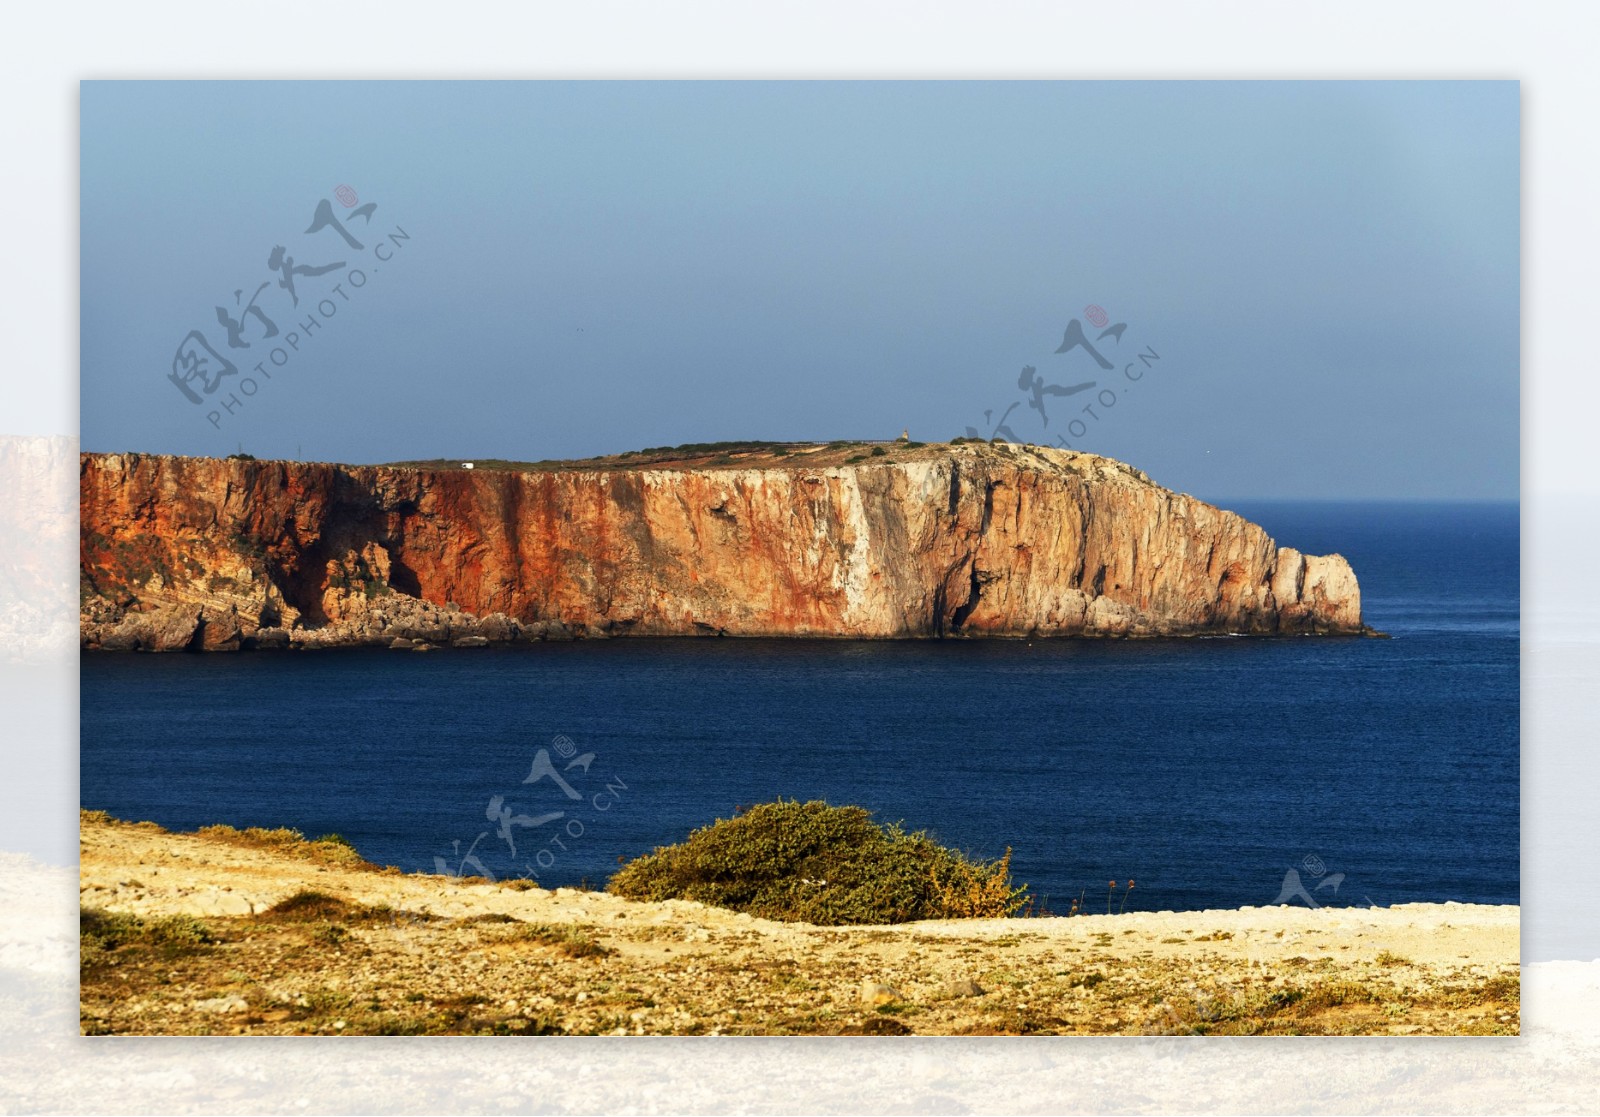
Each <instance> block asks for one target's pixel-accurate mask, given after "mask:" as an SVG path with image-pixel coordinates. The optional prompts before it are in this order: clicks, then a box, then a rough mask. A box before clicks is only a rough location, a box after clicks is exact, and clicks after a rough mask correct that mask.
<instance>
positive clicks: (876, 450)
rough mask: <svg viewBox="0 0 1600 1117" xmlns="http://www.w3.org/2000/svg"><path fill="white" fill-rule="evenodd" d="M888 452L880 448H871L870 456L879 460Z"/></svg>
mask: <svg viewBox="0 0 1600 1117" xmlns="http://www.w3.org/2000/svg"><path fill="white" fill-rule="evenodd" d="M888 452H889V451H887V450H885V449H884V448H883V447H882V446H874V447H873V448H872V456H873V457H875V458H881V457H883V456H884V455H885V454H887V453H888Z"/></svg>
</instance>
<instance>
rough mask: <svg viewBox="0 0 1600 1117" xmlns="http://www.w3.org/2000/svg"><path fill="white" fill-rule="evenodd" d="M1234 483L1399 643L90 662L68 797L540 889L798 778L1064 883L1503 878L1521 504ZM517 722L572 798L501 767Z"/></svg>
mask: <svg viewBox="0 0 1600 1117" xmlns="http://www.w3.org/2000/svg"><path fill="white" fill-rule="evenodd" d="M1233 507H1234V508H1235V510H1236V511H1239V512H1241V513H1242V514H1244V515H1246V516H1248V517H1249V518H1251V519H1253V520H1255V521H1256V522H1258V523H1260V524H1262V525H1263V526H1264V527H1266V528H1267V530H1268V531H1269V532H1270V533H1272V534H1273V536H1274V537H1275V538H1276V539H1277V540H1278V541H1279V543H1281V544H1283V545H1286V546H1294V547H1297V548H1299V549H1300V550H1303V551H1306V552H1309V553H1313V554H1323V553H1327V552H1330V551H1338V552H1340V553H1342V554H1344V555H1345V556H1346V557H1347V558H1349V559H1350V561H1351V563H1352V565H1353V566H1354V567H1355V570H1356V574H1357V576H1358V577H1359V579H1360V581H1361V586H1362V591H1363V605H1364V613H1365V616H1366V619H1367V621H1368V622H1369V623H1370V624H1373V625H1375V626H1376V627H1378V628H1380V629H1382V630H1384V631H1386V632H1389V633H1391V634H1392V635H1393V637H1394V638H1393V639H1390V640H1371V639H1359V638H1286V639H1245V638H1217V639H1200V640H1149V641H1082V640H1034V641H1032V642H1031V643H1029V642H1026V641H1011V640H1004V641H945V642H940V643H934V642H916V643H857V642H832V641H826V642H823V641H819V642H799V641H778V640H718V639H680V640H646V639H637V640H628V639H624V640H613V641H587V642H579V643H573V644H547V645H538V646H533V647H528V648H514V649H504V650H501V649H475V650H470V651H469V650H462V651H441V652H436V653H433V654H429V655H415V654H410V653H402V652H390V651H386V650H345V651H331V652H319V653H276V654H269V653H257V654H246V655H239V656H226V655H217V656H188V655H161V656H108V655H94V656H85V657H84V658H83V660H82V691H81V693H82V754H81V755H82V760H81V794H82V802H83V805H84V806H86V807H94V808H100V809H104V810H107V811H110V812H111V813H112V814H114V815H117V816H119V817H123V818H137V819H153V820H154V821H156V822H159V823H162V824H163V825H165V826H168V827H172V828H177V829H190V828H193V827H196V826H200V825H204V824H207V823H213V822H227V823H231V824H233V825H235V826H248V825H260V826H292V827H295V828H297V829H300V830H302V831H304V832H305V833H307V834H311V835H315V834H321V833H325V832H330V831H336V832H338V833H341V834H343V835H345V836H346V837H348V838H350V839H351V840H352V841H353V842H354V843H355V844H356V846H357V847H358V848H359V849H360V850H361V852H362V853H363V854H364V855H366V856H367V857H369V858H370V859H372V860H374V861H378V862H381V863H386V864H394V865H398V866H400V867H402V868H405V869H432V868H434V867H435V860H434V859H435V858H436V857H442V858H444V859H445V860H446V862H447V864H448V865H449V867H451V868H452V869H456V868H464V870H465V871H466V872H473V871H475V867H474V866H473V864H472V863H471V862H466V863H463V861H462V857H463V856H464V855H466V854H468V853H469V851H470V852H471V855H472V856H473V857H475V858H477V859H478V860H479V861H480V862H481V865H482V867H483V868H484V869H486V870H488V871H489V872H491V873H492V874H494V875H495V876H503V875H523V876H537V877H538V879H539V880H540V881H541V882H543V883H545V884H549V885H557V884H570V883H577V882H579V881H582V880H587V881H589V882H591V883H599V882H602V881H603V880H604V879H605V877H606V876H607V875H608V874H609V873H611V872H613V871H614V870H615V869H616V866H617V862H618V859H619V858H626V857H633V856H636V855H638V854H640V853H643V852H646V851H648V850H649V849H651V848H652V847H654V846H656V845H658V844H662V843H666V842H671V841H676V840H678V839H680V838H681V837H683V835H684V834H686V833H687V832H688V831H689V830H690V829H692V828H693V827H695V826H699V825H703V824H705V823H707V822H709V821H711V820H712V819H715V818H717V817H726V816H727V815H728V814H729V813H730V812H731V811H733V809H734V808H735V807H736V806H737V805H739V804H749V803H757V802H763V801H767V800H771V799H775V798H777V797H779V796H784V797H788V798H797V799H811V798H820V799H826V800H829V801H830V802H834V803H858V804H861V805H862V806H865V807H868V808H870V809H872V810H873V811H875V812H876V813H877V815H878V817H879V818H880V819H883V820H897V819H898V820H904V822H905V824H906V825H907V827H909V828H913V829H922V828H926V829H929V830H931V831H933V832H934V833H935V835H936V836H937V837H938V838H939V839H940V840H942V841H943V842H945V843H946V844H951V845H956V846H959V847H962V848H964V849H966V850H969V851H971V852H973V853H975V854H978V855H982V856H997V855H999V854H1001V853H1002V852H1004V851H1005V849H1006V848H1007V847H1008V846H1009V847H1010V848H1011V849H1012V850H1013V851H1014V858H1013V869H1014V870H1015V872H1016V874H1017V876H1018V878H1019V879H1021V880H1024V881H1027V882H1028V883H1029V884H1031V885H1032V887H1033V890H1034V892H1035V893H1036V894H1038V895H1041V896H1047V897H1048V902H1049V904H1050V906H1051V907H1052V908H1055V909H1057V910H1062V909H1064V908H1065V907H1066V906H1067V903H1068V901H1069V899H1070V898H1073V897H1076V896H1078V895H1079V893H1080V892H1083V893H1084V894H1085V898H1086V906H1087V907H1088V908H1089V910H1091V911H1092V910H1094V909H1095V907H1096V905H1098V904H1103V903H1104V901H1105V891H1106V882H1107V881H1108V880H1112V879H1115V880H1118V881H1125V880H1127V879H1129V878H1132V879H1134V880H1136V881H1137V882H1138V883H1137V886H1136V888H1135V890H1134V892H1133V894H1132V896H1131V897H1130V898H1129V900H1128V906H1129V907H1130V908H1143V909H1152V908H1155V909H1160V908H1171V909H1175V910H1182V909H1196V908H1208V907H1236V906H1240V905H1244V904H1263V903H1269V902H1272V901H1273V900H1275V899H1277V898H1278V897H1279V894H1280V891H1281V889H1282V888H1283V885H1284V881H1285V874H1286V872H1287V870H1288V869H1290V868H1295V869H1296V870H1297V872H1298V873H1299V875H1300V877H1301V880H1302V882H1303V883H1304V884H1305V886H1306V887H1307V888H1308V889H1309V888H1311V887H1313V886H1314V885H1316V884H1317V883H1319V881H1328V882H1331V881H1333V880H1334V879H1337V878H1336V877H1335V874H1339V873H1342V874H1344V876H1343V878H1342V879H1340V881H1339V885H1338V888H1337V891H1335V890H1334V889H1333V888H1332V887H1328V886H1325V887H1323V888H1321V889H1319V890H1317V891H1316V892H1315V896H1316V898H1317V899H1318V901H1319V902H1322V901H1326V902H1333V903H1353V904H1365V903H1367V902H1369V901H1370V902H1372V903H1377V904H1381V905H1386V904H1392V903H1401V902H1405V901H1412V900H1460V901H1476V902H1485V903H1515V902H1517V900H1518V737H1517V733H1518V522H1517V521H1518V511H1517V507H1516V506H1515V505H1483V504H1474V505H1419V504H1364V505H1354V504H1351V505H1342V504H1341V505H1335V504H1310V505H1306V504H1300V505H1278V504H1258V503H1251V504H1238V505H1233ZM558 736H559V737H565V738H567V739H569V740H570V741H571V742H572V747H573V749H574V750H575V751H574V752H573V754H572V756H571V758H570V759H569V758H567V757H564V756H563V755H562V750H563V749H564V748H566V747H567V746H566V742H561V743H560V744H559V745H556V744H552V741H553V739H554V738H557V737H558ZM541 748H544V749H546V750H547V756H548V757H549V759H550V760H551V762H552V764H553V766H554V770H555V771H556V772H557V773H558V774H560V775H561V776H562V778H563V779H564V780H565V781H566V784H567V785H568V787H570V789H571V791H572V793H573V794H574V795H576V796H578V798H576V799H573V798H569V797H568V795H567V793H566V791H565V790H564V789H563V788H562V787H561V786H560V785H559V784H557V783H556V782H555V781H554V780H553V779H551V778H548V777H546V778H542V779H539V780H538V781H537V782H534V783H525V782H524V780H525V779H527V778H528V777H529V776H530V774H531V772H532V769H533V766H534V763H535V760H536V758H537V755H538V750H539V749H541ZM591 753H592V754H593V758H592V759H591V760H589V761H587V768H585V767H584V764H583V758H584V757H585V756H587V755H588V754H591ZM573 761H578V762H579V763H577V764H576V766H573V767H568V765H569V764H572V762H573ZM608 786H609V788H610V790H609V791H607V790H606V789H607V787H608ZM496 796H502V797H503V800H502V801H501V802H499V803H498V804H494V806H495V808H496V809H495V812H494V813H495V815H496V816H497V817H496V818H491V817H490V807H491V800H492V799H493V798H494V797H496ZM557 811H560V812H563V813H562V817H560V818H555V819H549V820H547V821H543V822H540V823H539V824H538V825H532V823H533V822H535V821H536V820H539V819H543V818H546V816H549V815H551V814H553V813H554V812H557ZM507 815H509V822H506V823H504V825H502V822H501V821H500V819H503V818H505V817H506V816H507ZM502 830H503V831H504V833H505V834H509V836H510V838H511V841H512V842H514V843H515V846H516V854H515V855H514V856H513V854H512V852H511V849H510V844H508V842H507V841H506V840H505V838H504V836H503V834H502ZM480 835H482V836H481V837H480ZM1313 857H1314V858H1315V859H1314V860H1311V862H1310V864H1311V866H1312V868H1311V869H1308V868H1306V867H1305V866H1306V863H1307V860H1308V858H1313ZM1319 866H1321V867H1325V868H1323V873H1322V876H1321V877H1318V876H1316V875H1314V871H1315V870H1316V869H1317V868H1318V867H1319ZM1119 898H1120V890H1119Z"/></svg>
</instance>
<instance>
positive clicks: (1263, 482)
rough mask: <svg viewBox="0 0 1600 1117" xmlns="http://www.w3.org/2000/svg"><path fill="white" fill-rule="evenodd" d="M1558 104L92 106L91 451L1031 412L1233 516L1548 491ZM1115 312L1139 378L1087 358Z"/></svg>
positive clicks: (607, 91)
mask: <svg viewBox="0 0 1600 1117" xmlns="http://www.w3.org/2000/svg"><path fill="white" fill-rule="evenodd" d="M1519 100H1520V93H1519V87H1518V84H1517V83H1516V82H1432V81H1429V82H1276V81H1249V82H1130V81H1118V82H1068V81H1063V82H85V83H84V84H83V85H82V87H81V144H82V147H81V199H80V201H81V207H82V222H81V242H80V272H81V287H80V294H81V317H80V329H81V385H80V400H81V439H82V446H83V448H84V449H85V450H103V451H119V450H137V451H147V452H159V453H179V454H203V455H224V454H229V453H234V452H239V451H243V452H248V453H251V454H254V455H256V456H257V457H263V458H265V457H275V458H300V459H304V460H331V461H343V462H382V461H395V460H406V459H417V458H435V457H449V458H460V459H461V460H472V459H475V458H485V459H486V458H508V459H518V460H536V459H544V458H569V457H581V456H588V455H594V454H603V453H613V452H618V451H622V450H628V449H635V448H639V447H645V446H660V445H674V444H679V443H685V442H707V441H719V440H727V439H746V438H758V439H782V440H805V439H821V440H826V439H836V438H893V437H895V436H896V435H898V434H900V432H901V431H902V430H908V431H909V432H910V434H911V436H912V438H914V439H919V440H928V441H935V440H944V439H948V438H951V437H954V436H956V435H962V434H967V433H969V431H968V428H972V429H973V430H975V431H978V432H980V433H982V434H984V435H985V436H989V435H991V434H993V433H994V432H995V430H996V427H997V425H998V424H1001V423H1003V424H1004V428H1005V430H1006V431H1009V432H1010V433H1011V434H1012V435H1013V436H1014V437H1016V438H1017V439H1019V440H1022V441H1027V442H1036V443H1044V444H1050V445H1067V446H1070V447H1072V448H1074V449H1081V450H1089V451H1093V452H1095V453H1101V454H1106V455H1109V456H1112V457H1115V458H1119V459H1122V460H1124V461H1128V462H1130V463H1132V464H1134V465H1136V466H1138V467H1139V468H1141V469H1143V470H1145V471H1146V472H1147V473H1149V474H1150V475H1151V476H1152V477H1153V478H1154V479H1155V480H1156V481H1158V482H1160V483H1162V484H1164V485H1167V486H1169V487H1172V488H1175V489H1179V490H1182V491H1186V492H1190V493H1194V494H1196V495H1198V496H1201V497H1202V498H1204V499H1210V500H1221V499H1249V498H1254V499H1263V498H1285V499H1515V498H1516V496H1517V492H1518V457H1519V453H1518V451H1519V445H1518V437H1519V436H1518V430H1519V416H1518V406H1519V298H1520V294H1519V292H1520V276H1519V224H1520V221H1519V148H1520V134H1519V115H1520V104H1519ZM341 188H342V189H341ZM274 257H276V259H275V258H274ZM291 287H292V292H291ZM251 305H254V306H255V307H256V311H255V312H250V311H248V310H247V308H248V307H250V306H251ZM1102 316H1103V317H1102ZM225 320H226V321H225ZM1074 321H1076V322H1077V323H1078V329H1079V330H1081V331H1082V336H1083V338H1084V339H1085V340H1086V341H1087V342H1088V343H1089V346H1091V347H1092V348H1093V350H1094V352H1095V353H1098V355H1099V358H1100V360H1096V358H1095V356H1094V355H1093V354H1091V352H1090V351H1089V349H1088V348H1085V347H1084V346H1081V345H1080V346H1076V347H1072V348H1069V349H1068V350H1067V351H1066V352H1057V350H1058V349H1060V348H1061V347H1062V346H1063V341H1064V338H1065V336H1066V335H1067V332H1068V330H1069V328H1071V326H1072V323H1073V322H1074ZM1102 322H1103V325H1101V324H1100V323H1102ZM230 323H231V326H232V328H231V333H232V337H231V339H230ZM1118 326H1121V327H1122V328H1121V329H1120V330H1119V329H1117V327H1118ZM274 331H275V332H274ZM1107 331H1109V332H1107ZM230 340H231V342H232V344H230ZM1106 366H1109V367H1106ZM1025 369H1031V370H1032V371H1031V372H1024V370H1025ZM1025 383H1036V384H1038V385H1039V386H1040V388H1041V391H1040V394H1039V396H1038V399H1037V401H1035V400H1034V398H1033V396H1032V393H1031V392H1030V391H1025V390H1024V388H1023V386H1022V385H1023V384H1025ZM1052 389H1054V391H1053V392H1052ZM196 401H197V402H196ZM1035 402H1037V404H1038V407H1037V408H1036V407H1035V406H1033V403H1035ZM986 412H987V413H988V414H987V417H986Z"/></svg>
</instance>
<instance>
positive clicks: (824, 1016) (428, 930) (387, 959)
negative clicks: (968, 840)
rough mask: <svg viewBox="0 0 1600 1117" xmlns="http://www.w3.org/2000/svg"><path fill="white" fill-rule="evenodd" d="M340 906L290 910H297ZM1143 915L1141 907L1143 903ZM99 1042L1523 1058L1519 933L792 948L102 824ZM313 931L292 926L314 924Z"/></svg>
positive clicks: (1054, 932)
mask: <svg viewBox="0 0 1600 1117" xmlns="http://www.w3.org/2000/svg"><path fill="white" fill-rule="evenodd" d="M303 891H312V892H315V893H318V894H320V895H322V896H325V897H328V899H327V900H323V901H318V902H314V903H310V904H304V903H302V904H301V905H300V907H299V910H283V909H277V910H275V909H274V905H279V904H280V903H282V902H283V901H285V900H287V899H289V898H290V897H292V896H294V895H295V894H297V893H300V892H303ZM1135 895H1137V892H1135ZM80 903H81V905H82V906H83V908H85V909H99V910H102V911H105V912H111V913H126V914H130V915H134V916H138V917H141V918H142V919H143V920H144V922H145V924H147V925H155V924H156V921H158V920H160V919H162V918H164V917H170V916H190V917H194V918H195V919H197V920H198V921H199V922H200V924H202V925H203V928H204V930H205V932H206V934H207V937H208V938H209V940H210V941H198V942H196V941H170V936H169V937H168V939H163V938H162V937H161V936H160V935H146V936H143V937H140V936H138V935H135V936H133V937H132V938H131V939H129V940H128V941H126V942H124V943H122V944H121V945H116V946H114V947H113V948H111V949H104V950H93V949H90V948H87V947H86V948H85V954H84V964H83V969H82V974H81V1006H80V1007H81V1015H80V1025H81V1028H82V1030H83V1031H84V1032H85V1033H90V1034H106V1033H121V1034H207V1033H215V1034H234V1033H252V1034H308V1033H317V1034H345V1035H356V1034H374V1033H378V1034H396V1033H406V1034H409V1033H485V1032H486V1033H500V1034H557V1033H568V1034H857V1035H859V1034H877V1035H905V1034H913V1033H914V1034H924V1035H950V1034H1058V1033H1065V1034H1146V1035H1148V1034H1168V1033H1200V1034H1240V1033H1250V1034H1254V1033H1308V1034H1328V1033H1333V1034H1390V1035H1392V1034H1428V1035H1461V1034H1497V1035H1506V1034H1516V1033H1517V1032H1518V1030H1519V1025H1520V1001H1519V994H1520V981H1519V968H1518V950H1519V909H1518V908H1516V907H1511V906H1503V907H1501V906H1496V907H1491V906H1482V905H1462V904H1408V905H1401V906H1397V907H1392V908H1382V909H1379V908H1326V907H1325V908H1320V909H1316V910H1312V909H1308V908H1305V907H1276V908H1244V909H1241V910H1238V911H1207V912H1176V913H1174V912H1129V913H1128V914H1125V915H1113V916H1079V917H1075V918H1046V919H1008V920H988V921H930V922H922V923H912V924H902V925H898V926H893V927H849V928H830V927H812V926H808V925H804V924H787V923H773V922H768V921H765V920H759V919H754V918H751V917H749V916H746V915H741V914H737V913H734V912H729V911H723V910H720V909H715V908H708V907H705V906H702V905H699V904H693V903H685V902H678V901H673V902H668V903H661V904H647V903H634V902H630V901H626V900H622V899H618V898H616V897H613V896H609V895H606V894H603V893H593V892H580V891H575V890H571V889H558V890H556V891H554V892H549V891H544V890H541V889H538V888H527V887H525V886H522V885H521V882H499V883H485V882H472V881H463V880H457V879H453V878H450V877H440V876H426V875H402V874H398V873H396V872H393V871H392V870H391V871H377V870H373V869H371V868H361V867H356V866H349V865H339V864H327V863H319V862H318V861H317V860H312V859H309V858H308V857H307V856H306V855H304V854H299V853H296V852H295V851H292V850H289V851H286V850H283V849H273V848H266V849H262V848H250V847H249V846H247V845H240V844H236V843H233V842H228V841H223V840H219V839H215V838H208V837H202V836H198V835H192V834H172V833H167V832H165V831H163V830H161V829H160V828H159V827H155V826H154V825H152V824H149V823H119V822H114V821H110V820H105V819H102V818H97V817H96V816H93V815H85V816H84V819H83V823H82V828H81V871H80ZM290 907H291V908H292V907H293V905H290Z"/></svg>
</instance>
